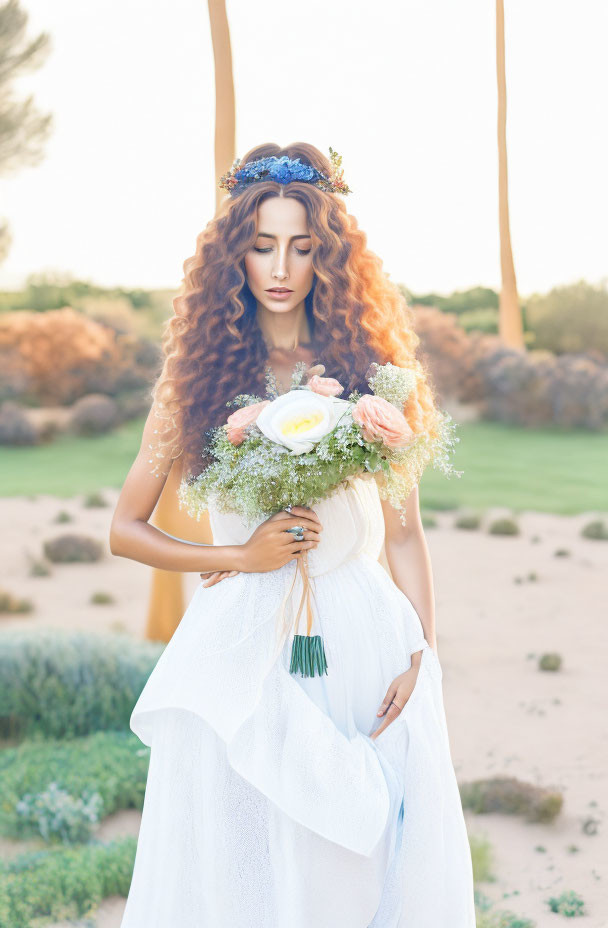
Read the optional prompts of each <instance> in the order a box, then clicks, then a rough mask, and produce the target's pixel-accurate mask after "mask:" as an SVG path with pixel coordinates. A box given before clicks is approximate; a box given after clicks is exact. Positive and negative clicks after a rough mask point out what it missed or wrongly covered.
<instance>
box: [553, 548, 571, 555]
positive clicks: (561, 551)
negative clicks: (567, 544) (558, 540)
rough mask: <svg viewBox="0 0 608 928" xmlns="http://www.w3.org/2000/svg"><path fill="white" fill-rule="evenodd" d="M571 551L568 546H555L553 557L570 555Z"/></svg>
mask: <svg viewBox="0 0 608 928" xmlns="http://www.w3.org/2000/svg"><path fill="white" fill-rule="evenodd" d="M570 554H571V552H570V551H569V550H568V548H556V549H555V551H554V552H553V557H570Z"/></svg>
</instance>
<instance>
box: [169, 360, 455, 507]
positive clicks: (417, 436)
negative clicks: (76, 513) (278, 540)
mask: <svg viewBox="0 0 608 928" xmlns="http://www.w3.org/2000/svg"><path fill="white" fill-rule="evenodd" d="M305 370H306V365H305V363H304V362H303V361H300V362H298V364H297V365H296V370H295V372H294V374H293V377H292V385H291V388H290V390H288V391H287V393H284V394H282V395H281V396H277V397H276V398H275V399H272V400H270V399H262V398H261V397H259V396H254V395H251V394H240V395H239V396H237V397H235V398H234V399H233V400H230V401H229V402H228V403H227V404H226V405H227V406H238V407H239V409H238V410H237V411H236V412H234V413H232V414H231V415H229V416H228V418H227V421H226V423H225V424H224V425H221V426H218V427H216V428H214V429H211V430H209V432H208V433H207V434H208V435H209V436H210V443H209V450H210V453H211V456H212V458H213V463H212V464H211V465H210V466H209V467H207V468H206V470H205V471H204V472H203V473H202V474H199V475H198V476H197V477H195V478H191V479H184V480H183V481H182V483H181V485H180V488H179V491H178V499H179V506H180V509H181V508H183V507H184V506H185V507H186V508H187V511H188V513H189V515H191V516H193V517H196V518H197V519H199V518H200V514H201V512H203V511H204V510H205V509H207V508H208V507H209V505H213V506H214V507H216V508H217V509H218V510H219V511H220V512H236V513H238V514H239V515H240V516H241V517H242V518H243V519H244V521H245V522H247V523H253V522H259V521H260V520H262V519H266V518H269V517H270V516H271V515H273V513H275V512H278V511H279V510H281V509H284V508H285V507H286V506H287V505H292V506H313V505H314V504H315V503H318V502H320V500H322V499H325V498H326V497H327V496H329V495H330V493H331V492H332V491H333V490H335V489H336V488H337V487H338V486H340V485H341V484H343V483H344V482H346V481H348V478H349V477H352V476H356V475H359V474H363V473H365V472H369V473H375V472H377V471H382V472H383V474H384V476H385V478H386V479H385V480H384V481H382V482H381V483H380V486H379V492H380V495H381V496H382V498H383V499H388V500H389V501H390V503H391V504H392V505H393V506H394V508H395V509H397V510H399V512H400V521H401V523H402V524H403V525H405V502H406V500H407V497H408V496H409V494H410V492H411V491H412V489H413V487H414V486H415V485H416V484H417V483H418V482H419V480H420V477H421V476H422V472H423V471H424V469H425V468H426V467H427V465H429V464H432V465H433V467H435V468H438V469H440V470H441V471H442V472H443V473H444V474H445V475H446V476H451V475H452V474H454V475H456V476H461V474H462V471H456V470H454V468H453V466H452V461H451V452H452V451H453V448H454V445H455V444H456V442H458V441H459V440H460V439H459V438H458V437H456V436H455V434H454V433H455V423H454V421H453V420H452V418H451V416H450V415H449V414H448V413H446V412H443V411H441V410H437V421H436V427H435V430H434V431H435V434H434V435H433V436H432V435H431V434H429V433H428V432H427V431H421V432H417V433H416V432H414V431H413V429H412V428H411V426H410V425H409V423H408V421H407V419H406V418H405V416H404V414H403V412H402V409H403V407H404V404H405V403H406V402H407V401H408V399H409V397H410V394H411V393H412V391H415V388H416V377H417V374H416V372H415V371H413V370H412V369H410V368H404V367H397V366H396V365H394V364H391V363H390V362H388V363H387V364H383V365H379V364H376V363H374V364H372V365H371V366H370V370H369V371H368V375H369V376H368V378H367V382H368V384H369V387H370V389H371V391H372V392H371V393H364V394H361V393H359V392H358V391H353V392H352V393H351V394H350V395H349V397H348V399H341V398H340V396H339V394H340V393H342V392H343V390H344V388H343V387H342V385H341V384H340V383H339V382H338V381H337V380H335V379H334V378H332V377H320V376H319V375H318V374H315V375H314V376H313V377H312V378H311V379H310V380H309V381H308V383H307V384H305V385H302V384H301V379H302V377H303V375H304V372H305ZM370 372H371V373H370ZM268 392H270V390H269V391H268Z"/></svg>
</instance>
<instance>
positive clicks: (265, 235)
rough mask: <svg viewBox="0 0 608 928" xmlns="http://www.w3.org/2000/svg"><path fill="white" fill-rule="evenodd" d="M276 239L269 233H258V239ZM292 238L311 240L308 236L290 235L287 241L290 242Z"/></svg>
mask: <svg viewBox="0 0 608 928" xmlns="http://www.w3.org/2000/svg"><path fill="white" fill-rule="evenodd" d="M260 237H263V238H276V235H270V233H269V232H258V238H260ZM294 238H311V236H310V235H292V236H291V238H290V239H289V241H290V242H291V241H292V240H293V239H294Z"/></svg>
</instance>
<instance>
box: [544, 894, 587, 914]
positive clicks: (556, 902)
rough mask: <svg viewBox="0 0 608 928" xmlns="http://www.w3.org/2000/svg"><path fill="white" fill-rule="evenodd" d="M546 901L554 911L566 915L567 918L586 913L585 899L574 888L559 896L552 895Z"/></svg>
mask: <svg viewBox="0 0 608 928" xmlns="http://www.w3.org/2000/svg"><path fill="white" fill-rule="evenodd" d="M545 902H546V903H547V905H548V906H549V908H550V909H551V911H552V912H557V913H558V914H559V915H565V916H566V918H574V917H576V916H577V915H585V914H586V913H585V903H584V901H583V899H582V898H581V897H580V896H579V895H578V894H577V893H575V892H574V891H573V890H569V891H568V892H563V893H561V894H560V895H559V896H551V897H550V898H549V899H546V900H545Z"/></svg>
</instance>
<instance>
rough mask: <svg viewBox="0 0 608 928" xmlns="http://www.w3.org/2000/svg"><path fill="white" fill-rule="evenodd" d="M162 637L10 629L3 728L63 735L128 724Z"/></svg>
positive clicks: (0, 647) (5, 634) (2, 661)
mask: <svg viewBox="0 0 608 928" xmlns="http://www.w3.org/2000/svg"><path fill="white" fill-rule="evenodd" d="M164 647H165V646H164V644H163V643H162V642H151V641H143V642H138V641H135V640H133V639H131V638H129V637H127V636H125V635H117V634H112V633H103V634H101V633H99V634H98V633H93V632H81V631H78V632H65V631H62V630H59V629H56V628H48V629H46V628H43V629H17V628H9V629H4V630H3V631H2V633H1V637H0V732H2V733H4V734H8V735H9V736H17V737H20V738H23V737H31V736H33V735H37V736H38V737H43V738H44V737H47V738H61V737H73V736H76V735H86V734H89V733H91V732H94V731H103V730H107V729H115V730H121V729H124V730H128V728H129V718H130V714H131V711H132V709H133V706H134V705H135V702H136V701H137V698H138V697H139V694H140V693H141V691H142V689H143V687H144V684H145V682H146V680H147V679H148V677H149V676H150V673H151V672H152V670H153V668H154V666H155V664H156V662H157V660H158V658H159V657H160V655H161V653H162V651H163V650H164Z"/></svg>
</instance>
